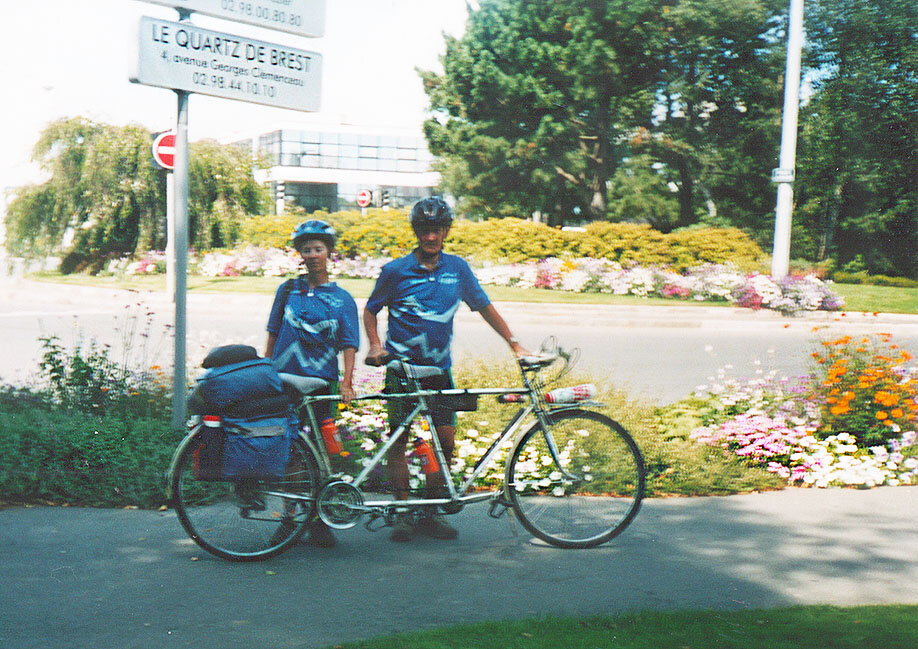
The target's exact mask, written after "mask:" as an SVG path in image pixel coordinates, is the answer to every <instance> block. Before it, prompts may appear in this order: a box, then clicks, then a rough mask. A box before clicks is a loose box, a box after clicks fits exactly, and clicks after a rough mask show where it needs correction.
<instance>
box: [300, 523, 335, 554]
mask: <svg viewBox="0 0 918 649" xmlns="http://www.w3.org/2000/svg"><path fill="white" fill-rule="evenodd" d="M306 543H307V544H309V545H315V546H316V547H320V548H333V547H335V544H336V543H337V541H335V535H334V534H332V531H331V528H330V527H329V526H328V525H326V524H325V523H323V522H322V521H321V520H319V519H316V520H314V521H312V522H311V523H310V524H309V538H308V539H306Z"/></svg>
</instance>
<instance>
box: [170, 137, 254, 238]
mask: <svg viewBox="0 0 918 649" xmlns="http://www.w3.org/2000/svg"><path fill="white" fill-rule="evenodd" d="M253 166H261V167H264V166H266V163H265V162H264V161H263V160H255V161H253V160H252V152H251V150H250V149H249V148H248V147H244V146H234V145H223V144H220V143H219V142H216V141H214V140H203V141H200V142H195V143H193V144H192V145H191V146H190V151H189V159H188V224H189V231H190V233H191V238H190V241H191V245H192V246H194V247H195V248H198V249H201V250H205V249H208V248H214V247H225V246H231V245H232V244H233V243H235V241H236V239H237V238H238V237H239V229H240V227H241V225H242V221H243V220H244V219H245V217H246V216H248V215H250V214H258V213H259V212H263V210H264V209H265V206H266V205H267V203H268V200H269V195H268V194H269V191H268V188H267V186H261V185H259V184H257V183H256V182H255V180H254V177H253V176H252V168H253Z"/></svg>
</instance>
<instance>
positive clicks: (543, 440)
mask: <svg viewBox="0 0 918 649" xmlns="http://www.w3.org/2000/svg"><path fill="white" fill-rule="evenodd" d="M549 439H550V440H551V442H552V443H553V445H554V447H555V449H557V450H556V452H553V449H552V448H551V444H549V441H548V440H549ZM643 492H644V468H643V461H642V460H641V456H640V453H639V451H638V449H637V447H636V446H635V444H634V442H633V441H632V440H631V437H630V436H629V435H628V434H627V432H626V431H625V430H624V429H623V428H621V426H619V425H618V424H617V423H616V422H614V421H612V420H611V419H609V418H608V417H605V416H604V415H600V414H598V413H594V412H588V411H565V412H561V413H557V414H554V415H552V417H551V426H550V428H549V433H548V436H546V434H545V433H544V432H543V431H542V428H541V427H540V426H539V425H535V426H533V427H532V428H531V429H530V430H529V431H528V432H527V433H526V434H525V435H524V436H523V438H522V439H521V440H520V442H519V444H518V445H517V447H516V448H515V449H514V451H513V454H512V455H511V459H510V464H509V466H508V469H507V495H508V496H509V498H510V501H511V502H512V503H513V506H514V509H515V510H516V512H517V514H518V516H519V518H520V521H521V522H522V524H523V525H524V526H525V527H526V528H527V529H528V530H529V531H530V532H532V533H533V534H534V535H536V536H537V537H539V538H541V539H542V540H544V541H546V542H548V543H552V544H554V545H558V546H562V547H591V546H594V545H598V544H600V543H604V542H606V541H608V540H609V539H611V538H612V537H614V536H615V535H617V534H618V533H620V532H621V531H622V530H623V529H624V528H625V527H626V526H627V525H628V523H630V522H631V520H632V519H633V518H634V516H635V514H636V513H637V510H638V507H639V506H640V502H641V499H642V497H643Z"/></svg>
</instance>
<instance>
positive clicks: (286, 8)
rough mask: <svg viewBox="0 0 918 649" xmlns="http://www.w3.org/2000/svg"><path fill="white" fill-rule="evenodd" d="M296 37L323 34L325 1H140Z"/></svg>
mask: <svg viewBox="0 0 918 649" xmlns="http://www.w3.org/2000/svg"><path fill="white" fill-rule="evenodd" d="M142 1H143V2H149V3H151V4H156V5H163V6H165V7H173V8H175V9H184V10H186V11H193V12H195V13H199V14H204V15H205V16H213V17H215V18H223V19H225V20H233V21H236V22H240V23H246V24H248V25H257V26H258V27H266V28H268V29H276V30H278V31H282V32H289V33H291V34H297V35H299V36H322V35H323V34H324V33H325V0H142Z"/></svg>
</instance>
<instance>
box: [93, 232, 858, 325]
mask: <svg viewBox="0 0 918 649" xmlns="http://www.w3.org/2000/svg"><path fill="white" fill-rule="evenodd" d="M389 261H391V258H389V257H374V258H371V257H367V256H358V257H356V258H342V257H338V256H336V255H333V256H332V259H331V260H330V264H329V273H330V275H331V276H332V277H351V278H368V279H373V278H376V277H378V276H379V271H380V269H381V268H382V266H383V265H384V264H385V263H387V262H389ZM300 263H301V260H300V257H299V255H298V254H297V253H296V252H295V251H293V250H290V249H286V250H281V249H278V248H258V247H254V246H249V247H246V248H240V249H237V250H231V251H212V252H207V253H204V254H203V255H201V256H200V258H197V257H193V258H192V259H191V260H190V261H189V269H190V272H192V273H196V274H200V275H203V276H205V277H238V276H243V275H244V276H259V277H283V276H289V275H294V274H296V273H297V272H298V270H299V267H300ZM107 271H108V272H109V273H110V274H124V275H138V274H149V273H158V272H165V257H164V256H163V253H161V252H149V253H145V254H144V255H141V256H140V259H139V260H138V261H129V260H128V259H121V260H117V261H112V262H111V263H110V264H109V266H108V268H107ZM475 274H476V276H477V277H478V279H479V281H480V282H481V283H482V284H485V285H492V286H519V287H523V288H541V289H546V290H556V291H569V292H574V293H609V294H613V295H634V296H638V297H658V298H665V299H672V300H695V301H718V302H728V303H731V304H735V305H737V306H740V307H746V308H750V309H771V310H776V311H780V312H781V313H784V314H787V315H793V314H795V313H798V312H801V311H818V310H824V311H835V310H838V309H840V308H841V307H842V305H843V301H842V299H841V298H840V297H839V296H838V295H837V294H835V293H834V292H833V291H832V288H831V283H830V282H823V281H822V280H820V279H819V278H817V277H815V276H813V275H806V276H798V275H788V276H787V277H784V278H783V279H781V280H780V281H777V282H775V281H774V280H772V279H771V278H770V277H769V276H767V275H761V274H757V273H751V274H750V273H743V272H741V271H740V270H739V269H737V268H736V267H734V266H730V265H723V264H705V265H701V266H696V267H694V268H691V269H689V270H688V271H687V272H686V273H684V274H682V273H677V272H675V271H673V270H669V269H666V268H661V267H655V266H633V267H627V268H626V267H623V266H622V265H621V264H619V263H618V262H613V261H608V260H604V259H589V258H581V259H566V260H562V259H558V258H556V257H549V258H547V259H542V260H540V261H537V262H535V261H533V262H524V263H520V264H505V265H492V266H484V267H480V268H476V269H475Z"/></svg>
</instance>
